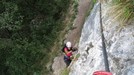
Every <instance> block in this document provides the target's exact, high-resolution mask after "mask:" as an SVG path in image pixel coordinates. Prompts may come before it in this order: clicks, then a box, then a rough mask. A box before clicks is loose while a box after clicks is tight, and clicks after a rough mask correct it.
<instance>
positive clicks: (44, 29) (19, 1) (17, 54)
mask: <svg viewBox="0 0 134 75" xmlns="http://www.w3.org/2000/svg"><path fill="white" fill-rule="evenodd" d="M68 6H69V1H68V0H2V1H0V10H1V11H0V57H1V59H0V73H1V75H33V74H34V75H40V72H41V70H42V68H43V67H42V65H41V62H42V59H45V61H43V62H44V63H45V64H46V63H48V61H49V59H48V57H49V56H48V55H49V53H50V52H51V50H50V48H51V46H53V44H54V41H55V40H56V39H57V36H58V32H60V31H61V30H62V25H61V24H60V17H61V13H63V12H65V11H66V9H67V8H68ZM46 72H48V70H46Z"/></svg>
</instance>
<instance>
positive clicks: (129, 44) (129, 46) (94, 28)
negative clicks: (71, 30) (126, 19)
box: [70, 3, 134, 75]
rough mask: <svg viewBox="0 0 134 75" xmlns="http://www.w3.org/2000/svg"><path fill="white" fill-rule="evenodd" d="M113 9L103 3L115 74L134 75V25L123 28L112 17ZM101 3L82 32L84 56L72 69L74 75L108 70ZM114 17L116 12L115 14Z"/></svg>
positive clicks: (132, 23)
mask: <svg viewBox="0 0 134 75" xmlns="http://www.w3.org/2000/svg"><path fill="white" fill-rule="evenodd" d="M109 10H110V6H108V5H107V4H105V3H103V4H102V21H103V30H104V32H103V33H104V37H105V43H106V49H107V52H108V60H109V65H110V70H111V72H112V73H113V75H133V74H134V22H130V23H127V24H126V26H121V25H120V23H119V22H118V20H117V21H113V17H111V14H108V12H109ZM99 12H100V11H99V3H96V5H95V6H94V8H93V10H92V12H91V14H90V15H89V16H88V18H87V20H86V21H85V23H84V27H83V29H82V34H81V38H80V41H79V48H78V49H79V53H80V57H79V59H78V61H76V62H75V63H74V64H73V66H72V67H71V72H70V75H92V74H93V72H94V71H98V70H105V69H104V58H103V54H102V45H101V42H102V41H101V32H100V21H99V20H100V17H99V15H100V13H99ZM113 14H114V13H113Z"/></svg>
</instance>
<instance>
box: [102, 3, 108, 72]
mask: <svg viewBox="0 0 134 75" xmlns="http://www.w3.org/2000/svg"><path fill="white" fill-rule="evenodd" d="M100 29H101V39H102V50H103V57H104V64H105V70H106V71H107V72H110V70H109V63H108V56H107V51H106V45H105V42H104V39H105V38H104V34H103V26H102V9H101V0H100Z"/></svg>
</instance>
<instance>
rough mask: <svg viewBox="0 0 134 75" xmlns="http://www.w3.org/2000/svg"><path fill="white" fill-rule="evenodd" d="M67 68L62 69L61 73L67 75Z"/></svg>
mask: <svg viewBox="0 0 134 75" xmlns="http://www.w3.org/2000/svg"><path fill="white" fill-rule="evenodd" d="M69 72H70V71H69V69H67V68H65V69H64V70H62V71H61V75H69Z"/></svg>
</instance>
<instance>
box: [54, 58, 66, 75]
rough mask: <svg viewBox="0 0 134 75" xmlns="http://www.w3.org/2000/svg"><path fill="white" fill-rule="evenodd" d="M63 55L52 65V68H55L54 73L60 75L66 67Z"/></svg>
mask: <svg viewBox="0 0 134 75" xmlns="http://www.w3.org/2000/svg"><path fill="white" fill-rule="evenodd" d="M63 57H64V55H61V56H58V57H56V58H55V59H54V63H53V65H52V69H53V70H54V72H53V75H60V73H61V71H62V70H63V69H64V68H65V67H66V64H65V62H64V61H63Z"/></svg>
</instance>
